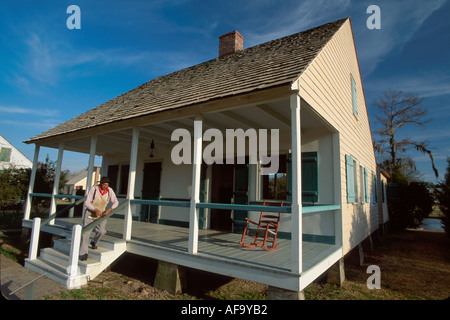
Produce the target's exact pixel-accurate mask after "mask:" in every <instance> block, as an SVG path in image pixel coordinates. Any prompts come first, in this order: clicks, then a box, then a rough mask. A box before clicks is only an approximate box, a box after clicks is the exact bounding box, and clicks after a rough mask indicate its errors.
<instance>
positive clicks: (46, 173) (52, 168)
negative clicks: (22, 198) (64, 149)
mask: <svg viewBox="0 0 450 320" xmlns="http://www.w3.org/2000/svg"><path fill="white" fill-rule="evenodd" d="M56 164H57V163H56V161H52V160H50V159H49V157H48V155H47V157H46V158H45V163H43V162H38V165H37V170H36V179H35V181H36V182H35V184H34V188H33V191H34V192H35V193H52V191H53V181H54V180H55V172H56ZM68 174H69V171H67V170H64V171H61V174H60V179H59V185H58V190H62V189H63V188H64V184H65V183H66V181H67V176H68ZM49 206H50V198H41V197H33V201H32V207H33V210H34V212H35V214H36V215H37V216H41V214H42V212H40V208H48V207H49Z"/></svg>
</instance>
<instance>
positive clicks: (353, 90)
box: [351, 76, 358, 118]
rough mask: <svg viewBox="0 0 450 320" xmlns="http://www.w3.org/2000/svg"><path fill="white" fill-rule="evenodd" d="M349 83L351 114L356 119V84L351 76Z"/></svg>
mask: <svg viewBox="0 0 450 320" xmlns="http://www.w3.org/2000/svg"><path fill="white" fill-rule="evenodd" d="M351 81H352V104H353V114H354V115H355V117H356V118H358V104H357V101H356V83H355V80H354V79H353V76H351Z"/></svg>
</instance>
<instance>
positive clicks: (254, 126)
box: [221, 111, 261, 130]
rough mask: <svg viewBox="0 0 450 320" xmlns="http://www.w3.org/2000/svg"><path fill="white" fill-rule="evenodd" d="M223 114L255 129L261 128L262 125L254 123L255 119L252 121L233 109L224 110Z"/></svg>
mask: <svg viewBox="0 0 450 320" xmlns="http://www.w3.org/2000/svg"><path fill="white" fill-rule="evenodd" d="M221 114H222V115H224V116H226V117H227V118H230V119H231V120H234V121H237V122H240V123H242V124H243V125H246V126H247V127H249V128H253V129H256V130H257V129H261V126H260V125H258V124H256V123H254V122H253V121H250V120H248V119H246V118H244V117H242V116H240V115H238V114H236V113H234V112H233V111H223V112H221Z"/></svg>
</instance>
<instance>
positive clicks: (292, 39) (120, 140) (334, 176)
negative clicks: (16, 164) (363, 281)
mask: <svg viewBox="0 0 450 320" xmlns="http://www.w3.org/2000/svg"><path fill="white" fill-rule="evenodd" d="M219 42H220V44H219V46H220V54H219V57H218V58H217V59H213V60H211V61H207V62H205V63H201V64H199V65H195V66H193V67H190V68H186V69H183V70H180V71H178V72H174V73H171V74H168V75H166V76H162V77H159V78H156V79H154V80H151V81H149V82H147V83H145V84H143V85H141V86H139V87H137V88H135V89H133V90H131V91H129V92H126V93H124V94H123V95H120V96H118V97H116V98H114V99H112V100H110V101H107V102H105V103H104V104H102V105H99V106H98V107H96V108H94V109H92V110H90V111H88V112H86V113H83V114H81V115H79V116H78V117H75V118H74V119H71V120H69V121H67V122H65V123H63V124H61V125H58V126H56V127H54V128H52V129H50V130H48V131H47V132H44V133H42V134H40V135H38V136H35V137H33V138H31V139H29V140H27V141H26V143H33V144H35V145H36V152H35V161H34V164H36V159H37V156H38V154H39V150H40V147H50V148H58V149H59V157H60V159H62V155H63V152H64V151H65V150H70V151H76V152H82V153H87V154H90V162H89V170H92V168H93V159H94V157H95V156H96V155H100V156H103V164H102V175H107V176H109V177H110V178H111V179H112V183H111V185H112V187H113V188H114V190H115V191H116V193H117V194H118V195H119V197H120V198H121V202H122V203H123V206H122V205H121V206H120V208H118V210H116V212H115V213H114V216H113V217H111V218H109V220H108V230H109V235H110V237H111V239H109V240H110V241H113V242H115V243H116V245H118V248H119V249H111V250H113V251H114V250H117V252H118V253H116V254H115V255H112V256H111V257H110V258H109V260H108V259H107V260H108V261H107V263H110V262H111V261H113V260H114V259H115V257H117V256H118V255H120V254H121V253H122V252H124V251H128V252H131V253H134V254H139V255H143V256H147V257H151V258H154V259H157V260H160V261H165V262H167V263H171V264H173V265H178V266H186V267H190V268H196V269H201V270H205V271H209V272H213V273H217V274H224V275H228V276H232V277H236V278H243V279H247V280H252V281H256V282H261V283H265V284H268V285H269V286H270V288H272V289H273V290H275V288H278V289H283V290H287V292H294V294H297V293H299V292H302V291H303V289H304V288H305V287H306V286H307V285H309V284H310V283H311V282H312V281H314V280H315V279H316V278H317V277H319V276H320V275H321V274H323V273H324V272H325V271H327V270H328V269H329V268H330V266H332V265H333V264H335V263H337V262H339V261H342V259H343V257H344V255H345V254H346V253H348V252H349V251H350V250H351V249H352V248H354V247H355V246H357V245H358V244H359V243H361V242H362V241H363V240H364V239H366V238H367V237H368V236H370V235H371V233H373V232H374V231H375V230H377V229H378V228H379V225H380V223H381V221H384V220H383V219H380V217H379V210H378V203H377V201H378V198H377V196H376V194H377V191H376V190H377V189H376V187H375V186H376V185H377V183H376V181H381V180H380V178H377V176H379V174H377V165H376V161H375V154H374V150H373V147H372V136H371V130H370V126H369V119H368V113H367V108H366V103H365V97H364V90H363V85H362V82H361V75H360V70H359V65H358V59H357V53H356V49H355V44H354V39H353V34H352V26H351V20H350V18H346V19H342V20H339V21H335V22H332V23H328V24H325V25H322V26H319V27H316V28H313V29H310V30H307V31H303V32H300V33H297V34H294V35H291V36H287V37H284V38H281V39H277V40H273V41H270V42H267V43H264V44H261V45H257V46H254V47H251V48H248V49H245V50H244V49H243V37H242V36H241V35H240V34H239V33H238V32H236V31H235V32H231V33H229V34H226V35H224V36H221V37H220V41H219ZM177 129H185V130H184V131H183V132H188V133H190V135H191V137H192V149H191V150H190V151H191V155H189V154H188V155H187V158H188V159H192V161H189V162H188V163H182V164H177V163H174V160H173V156H172V155H173V153H174V152H175V151H176V150H178V149H177V146H179V143H180V140H179V138H176V137H175V138H174V137H173V133H174V131H176V130H177ZM208 129H217V130H218V131H214V132H219V133H221V134H222V135H223V137H224V138H229V136H227V135H226V133H227V129H228V130H230V129H232V130H235V132H236V130H238V129H243V130H244V131H245V130H247V132H250V131H248V130H255V132H257V133H259V136H258V144H259V143H261V141H262V140H261V139H262V138H261V137H262V133H264V131H259V130H264V129H267V132H268V133H269V135H268V138H267V140H268V141H269V142H268V143H267V144H264V143H263V144H259V149H263V148H262V147H261V146H266V145H267V146H268V149H269V154H270V152H275V151H276V150H275V149H274V147H276V146H278V149H279V154H280V156H279V164H278V173H276V174H271V175H262V174H261V170H262V169H263V168H264V165H262V163H261V159H260V158H258V159H257V160H258V161H256V162H251V161H250V160H249V159H248V157H249V156H251V154H250V148H251V147H254V146H255V144H256V142H255V141H253V142H252V140H251V139H249V141H250V143H249V144H248V145H246V146H245V150H246V153H245V154H244V156H247V158H246V157H242V154H241V157H238V156H239V154H237V153H238V152H239V151H241V150H240V149H238V150H235V149H233V150H234V151H235V153H234V154H232V155H231V156H230V155H229V154H228V156H229V157H228V161H227V160H223V164H218V163H217V162H220V161H216V162H215V163H212V164H211V163H210V164H207V163H206V162H207V161H206V159H205V157H202V156H204V155H205V154H208V153H207V152H206V151H205V150H209V151H210V149H211V144H212V143H213V142H216V141H215V140H214V139H212V138H211V137H207V136H206V135H204V134H205V133H206V132H208ZM275 130H278V131H275ZM209 132H211V131H209ZM276 132H277V133H278V140H276V139H275V140H273V141H275V144H274V143H273V142H271V139H272V138H276V134H275V133H276ZM212 140H214V141H212ZM189 142H191V140H190V139H189ZM262 142H264V141H262ZM224 146H225V142H224ZM207 148H210V149H207ZM174 150H175V151H174ZM175 153H176V152H175ZM210 155H212V153H210ZM225 155H226V150H225V147H224V149H223V150H222V152H220V151H218V149H216V153H215V155H214V157H215V159H216V160H217V159H225ZM183 156H186V154H183ZM202 158H203V164H202ZM239 159H247V160H245V161H244V163H239ZM277 159H278V158H277ZM175 162H176V161H175ZM32 178H33V177H32ZM33 184H34V181H33V179H32V181H31V183H30V189H29V198H31V197H33V196H50V197H52V199H55V198H56V197H61V196H62V195H58V194H56V191H54V192H53V194H52V195H40V194H34V193H33ZM263 200H270V201H280V200H283V201H284V202H285V206H284V207H283V208H275V209H274V210H276V211H281V212H282V217H281V224H280V231H279V242H280V246H279V247H278V248H277V249H275V250H273V251H265V250H262V249H261V248H245V247H242V246H240V245H239V240H240V237H241V232H242V227H243V223H244V219H245V218H246V217H250V218H256V217H258V216H259V213H260V211H261V210H262V209H265V208H263V207H262V206H261V204H262V201H263ZM80 201H83V199H81V200H80ZM52 203H53V202H52ZM52 208H53V207H51V208H50V210H51V212H52V213H53V212H54V211H55V210H54V209H52ZM29 212H30V209H29V208H26V210H25V216H24V224H23V226H24V227H26V228H31V227H32V221H31V220H30V216H29ZM119 216H121V218H120V219H117V218H116V217H119ZM77 223H80V221H75V220H71V221H68V220H65V221H64V219H58V218H56V219H50V222H49V224H42V226H41V223H38V222H36V221H34V222H33V226H34V228H38V229H39V227H37V226H40V228H41V230H43V231H46V232H52V233H55V234H59V235H61V236H66V237H67V239H66V240H64V241H65V242H66V243H65V244H66V246H67V247H66V258H65V260H66V265H65V266H66V269H67V264H69V265H72V266H75V265H76V264H77V263H78V261H77V256H76V253H77V248H76V243H77V242H76V241H77V237H79V235H74V234H72V233H71V232H69V231H63V230H62V229H63V226H67V225H70V226H72V225H73V224H77ZM77 230H78V231H77ZM73 232H74V233H77V232H79V228H78V227H77V226H75V227H73ZM114 237H115V238H118V239H120V241H119V240H117V239H113V238H114ZM32 239H34V240H33V241H32V245H31V248H30V257H29V259H28V260H27V266H28V267H29V268H33V269H35V270H38V271H39V270H41V271H42V270H46V271H47V272H48V273H49V274H50V275H51V274H52V272H51V271H50V270H52V269H51V267H49V266H48V265H46V260H48V259H50V256H51V255H52V254H53V255H54V256H57V255H58V254H59V253H57V252H53V251H52V250H56V249H57V248H56V246H55V248H54V249H49V248H47V249H44V250H43V251H41V253H40V255H39V256H38V252H37V249H36V247H35V245H33V243H36V242H37V240H36V239H37V233H36V232H34V235H32ZM70 239H72V241H73V242H72V243H75V245H73V244H72V249H69V248H70V241H69V240H70ZM62 241H63V240H62ZM110 248H113V246H111V247H110ZM60 260H61V261H60V262H61V263H62V260H63V257H60ZM67 261H68V262H67ZM88 261H89V260H88ZM107 263H105V264H104V265H106V264H107ZM104 265H103V262H102V266H101V267H100V266H99V267H97V269H99V270H100V269H102V268H104ZM88 269H89V266H83V267H82V268H81V270H78V271H76V270H73V268H72V269H71V268H69V269H67V270H69V271H67V272H64V270H65V269H64V267H61V270H62V271H63V272H62V275H60V278H59V279H63V281H67V282H66V283H67V285H68V287H73V286H76V285H79V284H82V283H83V281H84V278H85V277H86V274H88V273H89V272H91V273H90V277H91V279H92V278H93V276H95V272H97V273H98V272H100V271H101V270H100V271H99V270H97V271H95V272H94V271H88ZM53 273H55V272H53ZM64 273H68V275H67V274H66V275H65V274H64ZM55 279H58V277H57V276H55Z"/></svg>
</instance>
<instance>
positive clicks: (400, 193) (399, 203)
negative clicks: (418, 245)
mask: <svg viewBox="0 0 450 320" xmlns="http://www.w3.org/2000/svg"><path fill="white" fill-rule="evenodd" d="M430 190H431V187H430V185H429V184H427V183H425V182H420V181H419V182H418V181H413V182H410V183H404V182H399V183H397V184H396V195H397V197H396V199H394V200H392V199H389V195H388V206H389V220H390V222H391V226H392V228H393V229H397V230H401V229H404V228H414V227H418V226H419V225H420V224H421V223H422V220H423V219H424V218H426V217H427V216H428V215H429V214H430V213H431V212H432V210H433V204H434V199H433V196H432V192H431V191H430Z"/></svg>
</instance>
